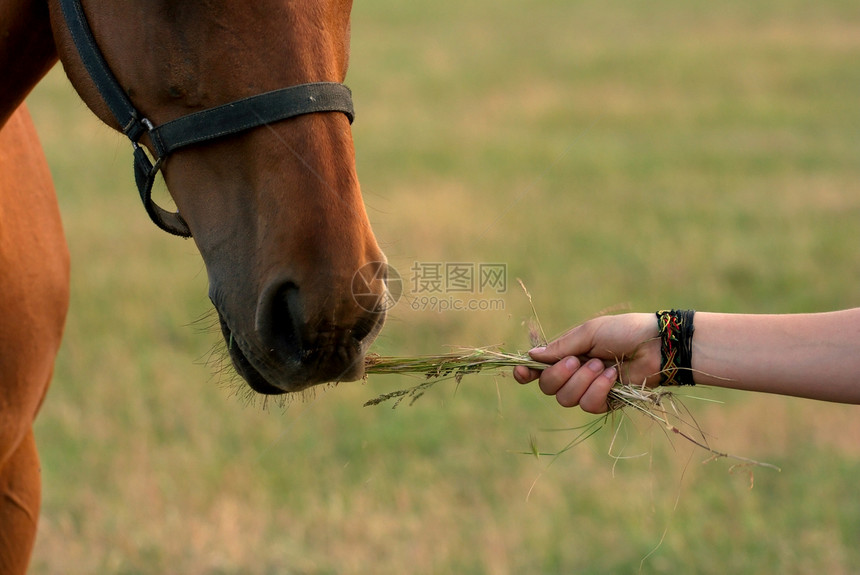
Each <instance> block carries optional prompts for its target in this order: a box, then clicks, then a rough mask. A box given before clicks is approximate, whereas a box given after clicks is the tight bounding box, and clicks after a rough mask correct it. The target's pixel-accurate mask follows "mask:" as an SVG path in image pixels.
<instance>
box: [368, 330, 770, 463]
mask: <svg viewBox="0 0 860 575" xmlns="http://www.w3.org/2000/svg"><path fill="white" fill-rule="evenodd" d="M519 365H522V366H526V367H529V368H532V369H538V370H541V369H545V368H547V367H549V365H547V364H545V363H542V362H538V361H535V360H533V359H531V357H529V356H528V355H527V354H523V353H509V352H505V351H502V350H500V349H497V348H494V347H481V348H461V349H459V350H457V351H455V352H452V353H446V354H440V355H422V356H414V357H391V356H380V355H375V354H369V355H368V356H367V358H366V361H365V374H366V376H365V377H367V376H370V375H383V374H398V375H411V376H420V377H422V378H423V381H422V382H420V383H418V384H417V385H414V386H412V387H408V388H404V389H398V390H395V391H392V392H389V393H385V394H383V395H380V396H378V397H376V398H374V399H371V400H370V401H368V402H366V403H365V404H364V405H365V406H371V405H379V404H381V403H386V402H392V408H396V407H397V406H398V405H400V404H401V402H403V401H404V400H406V399H409V404H410V405H411V404H412V403H414V402H415V401H416V400H418V399H419V398H420V397H421V396H422V395H424V393H425V392H426V391H427V390H428V389H429V388H431V387H432V386H433V385H435V384H436V383H438V382H439V381H443V380H446V379H454V380H455V381H456V382H457V383H458V384H459V382H460V381H461V380H462V379H463V377H465V376H466V375H471V374H477V373H485V374H497V375H498V374H506V373H507V372H508V370H510V369H511V368H513V367H515V366H519ZM619 367H620V366H619ZM619 373H621V370H620V369H619ZM607 401H608V404H609V412H608V413H607V414H605V415H604V416H601V418H602V419H601V420H598V421H597V423H598V424H602V423H605V422H606V421H607V420H608V417H609V416H610V415H611V414H614V413H617V412H621V411H622V410H624V411H633V412H636V413H640V414H642V415H644V416H645V417H647V418H649V419H651V420H653V421H655V422H657V423H659V424H661V426H662V427H663V429H664V430H665V431H666V432H667V433H670V434H675V435H679V436H681V437H683V438H684V439H685V440H687V441H690V442H691V443H693V444H694V445H696V446H698V447H700V448H702V449H704V450H705V451H707V452H708V453H710V454H711V458H713V459H718V458H729V459H734V460H736V461H739V462H740V465H756V466H763V467H769V468H772V469H776V470H777V471H778V470H779V468H778V467H776V466H775V465H771V464H770V463H763V462H760V461H756V460H753V459H748V458H746V457H739V456H737V455H731V454H729V453H725V452H722V451H717V450H716V449H714V448H712V447H711V446H710V445H709V444H708V441H707V436H706V434H705V433H704V432H703V431H702V429H701V428H700V427H699V425H698V423H696V421H695V418H694V417H693V416H692V414H691V413H690V411H689V410H688V409H687V408H686V406H685V405H684V404H683V403H682V402H681V401H680V399H679V398H678V397H677V396H676V395H675V394H674V393H673V392H672V391H671V390H670V388H666V387H657V388H653V389H652V388H649V387H646V386H645V385H644V384H643V385H630V384H626V383H622V382H621V381H617V382H616V383H615V385H614V386H613V387H612V389H611V390H610V391H609V396H608V399H607ZM586 429H588V430H589V431H588V432H583V433H582V434H580V435H578V436H577V437H576V438H575V439H574V440H573V441H571V442H570V443H569V444H568V445H567V446H566V447H565V448H564V449H563V450H562V452H563V451H566V450H567V449H570V448H571V447H573V446H574V445H577V444H578V443H580V442H581V441H583V440H585V439H587V438H588V437H590V436H591V435H592V434H593V433H595V432H596V431H597V429H599V426H598V427H595V426H593V425H588V426H586ZM533 450H534V451H533V453H534V454H535V455H537V454H538V452H537V450H536V449H535V448H534V446H533ZM552 455H557V454H552Z"/></svg>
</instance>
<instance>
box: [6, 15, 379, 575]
mask: <svg viewBox="0 0 860 575" xmlns="http://www.w3.org/2000/svg"><path fill="white" fill-rule="evenodd" d="M60 1H61V0H47V1H46V0H0V77H2V78H3V82H2V84H0V126H2V132H0V294H2V297H0V321H2V322H3V326H4V330H2V335H0V344H2V347H0V481H2V483H0V572H2V573H17V572H21V571H23V570H24V569H25V568H26V564H27V561H28V556H29V549H30V547H31V545H32V539H33V536H34V532H35V531H34V528H35V521H36V517H37V515H38V492H39V481H38V466H37V465H38V464H37V456H36V451H35V447H34V443H33V438H32V431H31V426H32V420H33V418H34V417H35V414H36V411H37V409H38V406H39V404H40V402H41V400H42V397H43V396H44V393H45V389H46V386H47V382H48V380H49V376H50V373H51V369H52V365H53V358H54V355H55V353H56V349H57V346H58V344H59V339H60V335H61V331H62V325H63V321H64V317H65V310H66V306H67V303H68V266H67V258H68V255H67V250H66V247H65V243H64V240H63V236H62V229H61V225H60V222H59V217H58V210H57V205H56V200H55V198H54V196H53V193H52V188H51V183H50V179H49V176H48V172H47V169H46V167H45V163H44V158H43V157H42V154H41V150H40V148H39V145H38V142H37V140H36V138H35V134H34V131H33V127H32V125H31V123H30V122H29V118H28V116H27V115H26V112H25V110H23V108H21V107H19V106H20V104H21V102H22V101H23V99H24V98H25V96H26V95H27V93H28V92H29V91H30V90H31V89H32V87H33V86H34V85H35V84H36V83H37V82H38V80H39V79H40V78H41V77H42V76H43V75H44V74H45V73H46V71H47V70H48V69H50V67H51V66H52V65H53V64H54V63H55V62H56V60H57V59H58V58H59V60H60V61H61V62H62V64H63V66H64V68H65V70H66V73H67V75H68V77H69V79H70V80H71V82H72V85H73V86H74V87H75V89H76V91H77V92H78V94H79V95H80V96H81V98H82V99H83V100H84V102H85V103H86V104H87V106H89V108H90V109H92V110H93V112H95V114H96V115H97V116H98V117H99V118H101V119H102V120H103V121H104V122H106V123H107V124H108V125H111V126H112V127H114V128H116V129H118V130H123V131H125V133H126V135H129V134H128V130H127V128H128V127H127V126H120V125H119V122H118V120H117V118H116V116H115V114H113V113H112V109H111V107H110V105H109V104H108V103H106V102H105V100H104V99H103V98H104V96H103V94H102V92H100V88H99V86H98V85H97V82H96V81H94V80H93V77H92V76H91V70H90V69H89V68H88V67H87V62H86V60H85V58H84V57H82V56H81V52H80V47H79V46H78V45H76V44H75V41H74V40H73V36H72V33H71V32H70V23H69V21H68V9H67V7H66V5H65V4H64V5H63V6H62V7H61V6H60ZM79 8H80V11H81V14H82V16H83V18H84V20H85V21H86V22H87V25H88V27H89V29H90V30H91V36H92V38H93V41H94V45H95V46H97V48H96V49H97V51H98V52H100V53H101V54H102V55H103V59H104V62H105V63H106V66H107V68H109V70H110V72H111V73H112V74H113V76H114V77H115V78H116V83H117V85H118V86H120V87H121V88H120V89H121V90H122V92H124V96H125V97H127V99H128V100H129V101H130V102H131V103H132V104H133V106H134V109H135V114H136V113H137V111H139V113H140V114H141V115H143V116H144V117H145V118H146V119H147V121H146V122H142V124H143V125H145V126H146V127H153V126H161V125H162V124H165V123H170V122H171V121H173V120H176V119H177V118H182V117H185V116H188V115H189V114H191V113H193V112H199V111H201V110H210V109H212V108H215V107H218V106H221V105H225V104H230V103H233V102H236V101H238V100H242V99H246V98H249V97H254V96H256V95H259V94H263V93H267V92H269V91H276V90H281V89H283V88H285V87H290V86H296V85H300V84H306V83H310V82H314V83H316V82H324V83H340V82H342V81H343V79H344V76H345V74H346V69H347V63H348V50H349V20H350V10H351V1H350V0H292V1H287V0H258V1H256V2H242V1H239V0H182V1H178V0H83V2H82V3H81V6H79ZM308 99H309V100H314V99H315V96H309V97H308ZM225 107H230V106H225ZM350 107H351V101H350ZM16 110H17V111H16ZM350 120H351V115H350V114H345V113H340V112H339V111H337V110H336V109H333V110H332V111H326V110H325V109H323V110H315V109H314V110H306V111H303V112H302V113H301V114H300V115H295V116H294V117H290V118H289V119H285V120H278V121H274V122H263V123H262V125H258V126H257V127H252V128H249V129H243V130H241V131H236V132H235V133H231V134H229V135H226V136H223V137H221V136H219V137H218V138H213V139H211V140H207V141H205V142H195V143H194V145H189V146H185V147H182V148H179V149H175V150H171V153H170V154H169V157H166V154H164V153H162V152H163V149H162V148H163V146H160V145H159V144H160V139H159V136H158V132H157V130H152V131H149V132H147V133H141V134H138V135H137V136H135V138H137V140H136V141H139V143H140V145H141V146H145V147H146V148H147V149H148V150H149V152H150V154H151V155H152V157H154V158H157V159H158V160H157V161H156V162H155V163H156V165H157V167H158V168H160V169H161V172H162V173H163V175H164V178H165V181H166V183H167V187H168V189H169V191H170V194H171V196H172V198H173V201H174V202H175V204H176V207H177V208H178V214H176V215H175V218H174V219H175V221H176V222H179V223H181V224H182V231H184V233H182V234H181V235H192V236H193V238H194V241H195V242H196V244H197V246H198V248H199V250H200V253H201V254H202V256H203V260H204V262H205V264H206V269H207V272H208V276H209V282H210V293H209V296H210V299H211V300H212V302H213V304H214V306H215V308H216V310H217V312H218V315H219V318H220V323H221V328H222V331H223V334H224V337H225V339H226V341H227V342H228V344H227V347H228V349H229V353H230V356H231V358H232V360H233V363H234V365H235V367H236V369H237V371H238V372H239V374H240V375H241V376H242V377H244V378H245V380H246V381H247V382H248V384H249V385H250V386H251V387H252V388H253V389H254V390H256V391H258V392H260V393H269V394H272V393H284V392H289V391H298V390H301V389H304V388H306V387H309V386H311V385H315V384H318V383H323V382H328V381H338V380H351V379H356V378H358V377H360V376H361V375H362V373H363V357H364V353H365V351H366V349H367V347H368V346H369V344H370V342H371V341H372V339H373V338H374V337H375V335H376V333H378V331H379V329H380V328H381V326H382V322H383V319H384V317H383V316H384V314H383V313H382V311H381V309H382V307H381V306H379V307H377V306H375V305H368V301H367V298H368V295H369V296H371V299H373V298H377V299H378V301H379V302H380V303H382V302H383V301H384V296H385V290H386V288H385V285H384V279H382V280H380V279H379V278H380V277H381V276H380V275H379V274H378V273H371V274H368V275H363V274H362V273H361V270H363V269H367V268H368V266H369V267H371V268H375V267H378V266H379V265H383V267H384V264H380V263H381V262H384V256H383V254H382V253H381V251H380V249H379V247H378V245H377V243H376V240H375V238H374V236H373V233H372V231H371V229H370V224H369V222H368V219H367V214H366V212H365V209H364V204H363V202H362V199H361V193H360V189H359V185H358V179H357V176H356V172H355V160H354V150H353V144H352V135H351V131H350ZM139 123H141V122H139ZM214 123H216V124H217V123H218V122H214ZM211 128H212V126H207V127H206V129H209V130H210V131H211ZM216 128H217V126H216ZM68 137H69V143H70V145H74V134H69V135H68ZM130 137H131V136H130ZM137 153H138V152H137V151H136V152H135V154H136V155H135V157H136V158H137ZM153 173H154V172H153ZM141 193H142V194H143V192H141ZM148 209H150V206H148ZM150 213H151V215H152V212H150ZM153 218H154V219H156V218H155V216H153ZM173 229H175V227H174V228H173ZM173 229H171V231H173ZM376 271H377V270H376V269H374V272H376ZM383 276H384V274H383ZM365 277H367V278H370V280H371V281H366V280H365V279H364V278H365ZM356 282H358V285H356ZM357 292H358V293H361V294H362V297H363V298H364V301H357V300H356V298H355V297H354V294H355V293H357Z"/></svg>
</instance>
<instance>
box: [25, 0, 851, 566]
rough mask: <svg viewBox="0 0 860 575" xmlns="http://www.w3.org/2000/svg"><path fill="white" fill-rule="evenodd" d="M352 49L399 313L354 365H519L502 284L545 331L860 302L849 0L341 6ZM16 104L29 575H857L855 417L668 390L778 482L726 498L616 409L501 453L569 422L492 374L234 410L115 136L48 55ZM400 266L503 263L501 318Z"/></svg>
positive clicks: (193, 290) (682, 448)
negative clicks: (428, 302)
mask: <svg viewBox="0 0 860 575" xmlns="http://www.w3.org/2000/svg"><path fill="white" fill-rule="evenodd" d="M352 29H353V51H352V58H351V68H350V73H349V76H348V78H347V83H348V84H349V85H350V86H351V87H352V89H353V91H354V94H355V102H356V107H357V112H358V115H357V120H356V123H355V125H354V137H355V143H356V147H357V154H358V155H357V159H358V169H359V176H360V177H361V181H362V188H363V191H364V196H365V200H366V203H367V205H368V210H369V212H370V215H371V219H372V221H373V224H374V228H375V230H376V233H377V236H378V238H379V240H380V243H381V244H382V246H383V248H384V249H385V251H386V253H387V254H388V256H389V258H390V260H391V263H392V264H393V265H394V266H395V268H397V269H398V270H399V271H400V273H401V274H402V275H403V277H404V279H405V280H406V288H407V296H408V297H406V298H404V300H402V301H401V302H400V303H399V304H398V305H397V306H396V307H395V308H394V309H393V310H392V314H391V319H390V321H389V323H388V325H387V327H386V328H385V330H384V331H383V333H382V335H381V337H380V338H379V340H378V344H377V345H376V350H377V351H379V352H381V353H385V354H416V353H437V352H440V351H444V349H445V346H448V345H467V346H480V345H488V344H504V345H505V346H506V347H507V348H509V349H526V348H527V347H528V338H527V334H526V329H525V327H524V326H523V321H524V320H526V319H527V318H528V316H529V313H530V310H529V306H528V302H527V300H526V299H525V297H524V296H523V295H522V294H521V293H520V291H519V289H518V288H517V287H516V281H515V278H522V279H523V280H524V281H525V282H526V283H527V285H528V286H529V289H530V291H531V293H532V295H533V296H534V299H535V304H536V306H537V308H538V311H539V313H540V315H541V319H542V321H543V325H544V327H545V328H546V329H547V331H548V332H551V334H556V333H559V332H561V331H563V330H564V329H566V328H567V327H569V326H570V325H573V324H574V323H577V322H578V321H580V320H583V319H586V318H588V317H591V316H592V315H595V314H597V313H598V312H600V311H601V310H605V309H622V308H630V309H633V310H637V311H651V310H654V309H659V308H662V307H669V306H672V307H692V308H696V309H703V310H710V311H735V312H806V311H824V310H831V309H838V308H843V307H850V306H856V305H860V295H858V293H860V292H858V289H860V249H858V245H860V241H858V238H860V105H858V93H860V4H858V3H857V2H856V1H855V0H818V1H815V2H813V1H811V0H779V1H777V0H762V1H759V2H741V1H738V0H728V1H725V2H710V3H705V2H690V1H680V0H651V1H649V2H644V1H640V0H623V1H615V2H599V1H596V0H581V1H575V2H571V1H558V0H555V1H547V2H539V3H527V2H522V1H512V0H500V1H496V2H489V1H486V0H482V1H479V2H452V1H449V0H439V1H437V2H421V3H418V2H395V1H392V0H367V1H364V2H356V5H355V7H354V11H353V27H352ZM29 104H30V106H31V111H32V112H33V115H34V117H35V118H36V121H37V124H38V125H39V129H40V135H41V137H42V140H43V143H44V146H45V148H46V151H47V154H48V157H49V161H50V163H51V166H52V170H53V173H54V177H55V182H56V186H57V189H58V195H59V201H60V204H61V208H62V211H63V214H64V222H65V226H66V231H67V235H68V240H69V244H70V248H71V252H72V258H73V286H72V287H73V293H72V307H71V311H70V316H69V320H68V326H67V331H66V337H65V343H64V347H63V349H62V351H61V354H60V357H59V359H58V363H57V369H56V375H55V378H54V382H53V385H52V388H51V391H50V393H49V395H48V398H47V401H46V403H45V405H44V407H43V409H42V412H41V414H40V417H39V419H38V422H37V438H38V441H39V443H40V449H41V455H42V466H43V476H44V503H43V509H42V518H41V523H40V530H39V538H38V541H37V546H36V550H35V556H34V560H33V566H32V572H33V573H50V574H54V573H58V574H59V573H63V574H69V575H74V574H79V573H80V574H90V573H117V574H118V573H129V574H130V573H153V574H156V573H158V574H161V573H183V574H188V575H193V574H203V573H206V574H216V573H222V574H226V573H248V574H274V573H278V574H280V573H301V574H324V573H338V574H340V573H344V574H349V573H493V574H506V573H511V574H519V573H635V572H637V571H638V570H640V568H641V572H642V573H714V574H721V575H722V574H724V573H737V574H743V573H750V574H753V573H754V574H760V573H780V574H793V573H797V574H801V573H828V574H841V573H856V572H857V571H858V570H860V548H858V546H857V541H860V498H858V497H857V496H856V492H857V484H858V480H860V442H858V437H860V417H858V412H857V408H855V407H850V406H839V405H830V404H824V403H817V402H807V401H801V400H794V399H788V398H780V397H771V396H762V395H754V394H740V393H738V392H726V391H720V390H712V389H696V390H695V391H696V393H697V395H701V396H703V397H706V398H708V399H717V400H720V401H722V402H723V403H721V404H715V403H710V402H703V401H697V400H695V399H687V400H686V401H685V403H686V405H687V406H688V407H689V408H690V409H691V410H692V411H693V413H694V414H695V416H696V418H697V420H698V422H699V424H700V425H701V426H702V427H703V428H704V429H705V430H707V431H708V432H709V433H710V434H711V438H710V439H711V441H712V442H713V444H714V445H715V446H716V447H718V448H720V449H723V450H726V451H729V452H732V453H737V454H739V455H744V456H748V457H753V458H756V459H761V460H765V461H768V462H771V463H774V464H776V465H778V466H780V467H781V468H782V472H780V473H777V472H774V471H771V470H768V469H758V470H756V471H755V475H754V478H755V485H754V488H753V489H750V488H749V487H750V474H749V472H748V470H746V469H736V470H734V471H733V472H732V469H731V463H730V462H727V461H725V460H720V461H711V462H709V463H708V464H706V465H703V464H702V462H703V461H704V460H705V459H706V458H707V454H706V453H704V452H703V451H701V450H697V449H693V448H692V447H691V446H689V445H688V444H686V443H684V442H682V441H679V440H678V439H677V438H670V437H667V436H666V435H665V434H664V432H663V431H662V430H661V429H660V428H658V427H656V426H654V425H652V424H649V423H647V422H646V421H644V420H640V419H632V420H623V421H621V420H619V421H616V422H614V423H613V422H611V425H610V426H608V427H607V428H605V429H604V430H603V431H601V432H600V433H599V434H598V435H596V436H594V437H592V438H590V439H589V440H588V441H587V442H586V443H584V444H582V445H580V446H578V447H577V448H575V449H573V450H571V451H569V452H567V453H565V454H564V455H563V456H562V457H560V458H558V459H556V460H554V461H553V460H552V458H549V457H541V458H539V459H536V458H535V457H532V456H529V455H523V454H522V453H521V452H525V451H529V449H530V442H531V440H532V438H533V439H534V441H535V442H536V443H537V445H538V447H539V448H541V449H545V450H553V449H558V448H560V447H562V446H563V445H564V444H565V442H566V441H568V440H569V439H571V438H572V436H573V434H574V433H575V432H572V431H567V432H550V431H547V429H551V428H571V427H576V426H579V425H583V424H585V423H588V422H589V421H591V419H592V418H591V416H587V415H585V414H583V413H581V412H580V411H579V410H565V409H562V408H560V407H559V406H558V405H557V404H556V403H555V401H554V400H553V399H551V398H546V397H544V396H542V395H541V394H540V392H539V391H538V390H537V389H536V387H534V386H529V387H520V386H518V385H516V384H515V383H514V382H513V380H512V379H511V378H510V377H497V378H494V377H489V376H481V377H469V378H466V379H464V380H463V382H462V384H461V385H460V386H459V388H458V389H457V388H456V387H455V385H454V383H453V382H447V383H443V384H439V385H438V386H436V387H435V388H434V389H433V390H431V391H430V392H429V393H428V394H427V395H426V396H424V397H423V398H422V399H421V400H419V401H418V402H417V403H415V404H414V405H413V406H411V407H408V406H401V407H399V408H398V409H396V410H391V409H389V408H388V407H385V406H379V407H372V408H366V407H362V404H363V403H364V402H365V401H366V400H368V399H371V398H373V397H375V396H377V395H378V394H380V393H384V392H386V391H390V390H392V389H396V388H400V387H404V386H406V385H411V384H412V383H414V381H413V380H407V379H398V378H392V377H374V378H372V379H371V380H370V381H369V382H367V383H365V384H361V383H355V384H344V385H341V386H338V387H335V388H331V389H327V390H320V391H319V392H317V393H316V394H313V396H312V397H308V398H306V399H305V400H304V401H295V402H292V403H290V404H289V405H288V406H287V407H285V408H279V407H277V406H274V405H269V406H268V409H263V406H262V404H261V403H260V402H257V403H256V404H254V405H249V404H247V403H246V402H244V401H242V400H241V398H238V397H236V396H235V395H234V393H233V392H234V389H233V388H232V387H231V386H230V385H229V382H224V381H223V380H222V378H219V377H218V376H215V375H213V370H212V367H211V366H208V365H206V360H207V358H208V357H209V356H210V351H211V349H212V348H213V345H215V344H216V343H217V341H218V338H219V337H220V336H219V335H218V334H216V333H213V332H212V331H207V330H206V329H200V327H199V326H200V324H201V323H204V324H205V322H198V321H197V320H198V319H199V318H201V317H203V316H205V314H206V313H207V311H208V309H209V305H208V300H207V298H206V274H205V270H204V269H203V264H202V261H201V259H200V257H199V255H198V254H197V253H196V250H195V247H194V245H193V243H191V242H187V241H182V240H178V239H176V238H172V237H169V236H167V235H166V234H164V233H162V232H160V231H159V230H157V229H156V228H155V227H154V226H153V225H152V224H151V223H150V222H149V220H148V218H147V217H146V215H145V213H144V212H143V210H142V209H141V206H140V205H139V200H138V198H137V191H136V190H135V188H134V183H133V178H132V173H131V156H130V153H129V151H130V150H129V149H128V144H127V143H126V141H125V140H124V139H123V138H122V137H121V136H119V135H116V134H114V133H112V132H111V131H110V130H108V129H107V128H106V127H104V126H102V125H101V124H100V123H99V122H98V121H97V120H96V119H95V117H94V116H92V114H91V113H90V112H89V111H88V110H87V109H86V108H85V106H84V105H83V104H82V103H81V102H80V101H79V100H78V99H77V97H76V96H75V95H74V93H73V92H72V91H71V88H70V87H69V86H68V84H67V82H66V81H65V78H64V76H63V74H62V71H61V70H60V69H56V70H54V71H53V72H52V73H51V74H50V75H49V77H48V78H47V79H46V80H45V81H44V82H43V83H42V84H41V85H40V86H39V87H38V88H37V90H36V91H35V92H34V93H33V95H32V96H31V98H30V99H29ZM416 262H418V263H423V264H439V263H474V264H476V265H479V264H481V263H503V264H505V265H506V266H507V279H508V289H507V292H506V293H504V294H501V295H500V296H499V297H501V298H503V303H504V305H503V307H504V309H496V310H495V311H447V312H444V313H438V312H434V311H428V310H422V309H420V308H421V305H419V304H421V303H422V301H423V300H422V299H421V298H422V297H423V296H426V295H428V294H427V293H423V294H422V293H420V292H417V290H414V289H412V288H414V287H415V286H412V285H410V284H411V283H412V282H411V280H412V279H414V277H413V274H412V272H411V271H410V270H411V269H412V268H413V266H414V265H415V263H416ZM436 295H438V296H441V297H443V298H445V297H449V296H453V295H456V297H457V298H465V297H472V296H474V297H485V296H486V294H465V295H464V294H461V293H458V294H450V293H445V294H436ZM413 307H416V308H418V309H417V310H416V309H412V308H413ZM616 431H617V433H616ZM610 447H611V448H612V453H611V454H610Z"/></svg>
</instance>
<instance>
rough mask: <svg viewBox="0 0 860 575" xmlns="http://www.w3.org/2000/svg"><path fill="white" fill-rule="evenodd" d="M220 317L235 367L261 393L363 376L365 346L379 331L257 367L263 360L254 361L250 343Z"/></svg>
mask: <svg viewBox="0 0 860 575" xmlns="http://www.w3.org/2000/svg"><path fill="white" fill-rule="evenodd" d="M219 320H220V324H221V332H222V334H223V335H224V340H225V341H226V342H227V351H228V353H229V354H230V360H231V361H232V362H233V367H234V368H235V369H236V372H237V373H238V374H239V376H240V377H242V379H244V380H245V382H246V383H247V384H248V386H249V387H250V388H251V389H253V390H254V391H255V392H257V393H259V394H262V395H281V394H284V393H293V392H298V391H302V390H304V389H307V388H309V387H313V386H314V385H320V384H324V383H335V382H343V381H355V380H358V379H361V378H362V377H363V376H364V355H365V352H366V348H367V347H368V346H369V344H370V342H371V341H373V339H374V338H375V335H376V334H375V333H373V334H371V335H370V336H369V337H368V338H366V340H365V341H362V342H360V343H359V342H353V343H352V344H351V345H350V344H347V343H346V342H342V343H341V344H340V345H337V346H332V345H327V346H323V347H322V348H320V349H318V350H314V351H310V352H304V353H303V354H302V357H301V358H300V359H296V360H295V361H290V362H287V363H285V364H283V365H280V366H277V367H276V366H273V365H260V367H257V366H258V365H259V364H260V363H262V362H259V361H258V362H255V361H254V360H253V358H254V355H253V352H247V351H245V349H248V348H249V347H250V346H248V345H247V344H246V343H245V342H244V341H242V340H241V339H240V338H238V337H236V336H235V334H234V333H233V332H232V331H231V329H230V327H229V325H228V324H227V322H226V321H225V320H224V317H223V316H222V315H221V314H219ZM266 363H270V362H266ZM343 366H346V367H343Z"/></svg>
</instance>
